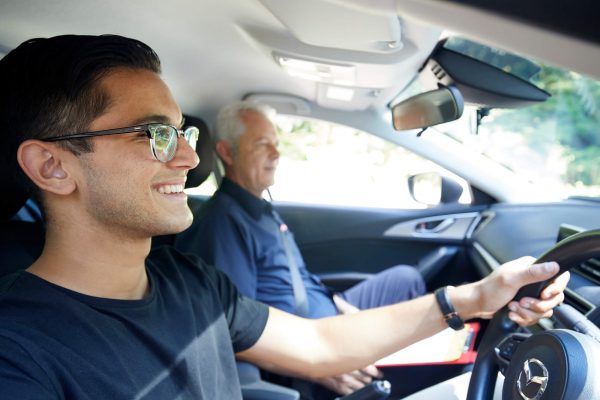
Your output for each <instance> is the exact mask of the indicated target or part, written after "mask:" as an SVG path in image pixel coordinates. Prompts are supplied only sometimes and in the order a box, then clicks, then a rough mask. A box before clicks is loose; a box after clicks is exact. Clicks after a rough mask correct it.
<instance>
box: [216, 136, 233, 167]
mask: <svg viewBox="0 0 600 400" xmlns="http://www.w3.org/2000/svg"><path fill="white" fill-rule="evenodd" d="M215 149H216V151H217V155H218V156H219V158H220V159H221V161H223V163H224V164H225V165H226V166H230V165H231V164H233V149H232V147H231V145H230V144H229V143H228V142H226V141H224V140H219V141H218V142H217V144H216V146H215Z"/></svg>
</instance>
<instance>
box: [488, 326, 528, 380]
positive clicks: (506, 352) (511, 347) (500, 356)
mask: <svg viewBox="0 0 600 400" xmlns="http://www.w3.org/2000/svg"><path fill="white" fill-rule="evenodd" d="M530 336H531V335H530V334H528V333H513V334H512V335H510V336H507V337H506V338H504V339H503V340H502V341H501V342H500V343H499V344H498V346H496V348H495V349H494V351H495V352H496V359H497V362H498V366H499V367H500V372H502V373H503V374H504V373H505V372H506V368H508V365H509V364H510V360H512V358H513V355H514V354H515V352H516V351H517V349H518V347H519V344H521V343H522V342H524V341H525V340H526V339H527V338H529V337H530Z"/></svg>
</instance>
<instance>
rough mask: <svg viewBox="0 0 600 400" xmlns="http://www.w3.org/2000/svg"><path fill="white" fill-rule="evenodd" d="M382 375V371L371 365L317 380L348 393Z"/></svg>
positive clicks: (331, 388)
mask: <svg viewBox="0 0 600 400" xmlns="http://www.w3.org/2000/svg"><path fill="white" fill-rule="evenodd" d="M382 377H383V374H382V373H381V371H379V370H378V369H377V368H375V366H374V365H369V366H368V367H365V368H363V369H359V370H356V371H352V372H348V373H346V374H341V375H336V376H331V377H327V378H321V379H317V380H316V382H317V383H319V384H321V385H323V386H325V387H326V388H327V389H329V390H332V391H334V392H336V393H339V394H341V395H347V394H350V393H353V392H355V391H357V390H358V389H362V388H363V387H365V386H366V385H368V384H369V383H371V382H372V381H373V379H380V378H382Z"/></svg>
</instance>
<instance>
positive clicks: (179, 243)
mask: <svg viewBox="0 0 600 400" xmlns="http://www.w3.org/2000/svg"><path fill="white" fill-rule="evenodd" d="M282 223H283V222H282V220H281V217H280V216H279V215H278V214H277V212H276V211H275V210H273V209H272V208H271V204H270V203H268V202H266V201H265V200H263V199H259V198H257V197H256V196H254V195H253V194H252V193H250V192H248V191H247V190H245V189H244V188H242V187H241V186H239V185H238V184H236V183H234V182H233V181H231V180H229V179H227V178H224V179H223V181H222V183H221V186H220V187H219V190H217V192H215V194H214V196H213V197H212V198H211V199H210V200H209V202H208V203H207V204H206V205H205V206H204V208H203V209H202V210H201V212H200V213H199V215H195V216H194V223H193V224H192V226H191V227H190V228H188V229H187V230H185V231H184V232H182V233H180V234H178V235H177V237H176V241H175V247H177V248H178V249H179V250H181V251H184V252H186V253H188V252H189V253H193V254H197V255H199V256H200V257H202V259H203V260H205V261H207V262H208V263H210V264H212V265H214V266H216V267H217V268H219V269H220V270H222V271H224V272H225V273H226V274H227V275H228V276H229V278H230V279H231V280H232V281H233V283H235V285H236V286H237V288H238V290H239V291H240V292H242V293H243V294H244V295H246V296H248V297H250V298H253V299H257V300H259V301H261V302H263V303H266V304H269V305H271V306H273V307H276V308H279V309H281V310H284V311H287V312H289V313H294V312H295V311H296V303H295V300H294V289H293V285H292V277H291V274H290V269H289V261H288V258H287V254H286V251H285V247H284V244H283V242H282V238H281V234H280V231H279V227H280V225H281V224H282ZM284 234H285V235H286V236H287V238H288V240H287V241H288V243H289V245H290V250H291V253H292V255H293V257H294V258H295V260H296V265H297V266H298V269H299V271H300V275H301V277H302V281H303V282H304V286H305V288H306V293H307V297H308V306H309V307H308V308H309V310H308V311H309V315H308V316H309V317H310V318H322V317H329V316H332V315H336V314H337V308H336V307H335V304H334V303H333V300H332V298H331V295H330V293H329V291H328V290H327V289H325V288H324V287H323V285H322V284H321V282H320V280H319V278H318V277H317V276H315V275H314V274H311V273H310V272H309V271H308V270H307V269H306V265H305V263H304V259H303V258H302V255H301V254H300V249H298V246H297V244H296V241H295V240H294V235H293V234H292V233H291V232H290V231H289V230H286V231H285V232H284Z"/></svg>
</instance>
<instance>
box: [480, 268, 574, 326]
mask: <svg viewBox="0 0 600 400" xmlns="http://www.w3.org/2000/svg"><path fill="white" fill-rule="evenodd" d="M534 261H535V259H534V258H533V257H522V258H519V259H517V260H514V261H511V262H508V263H506V264H503V265H501V266H500V267H499V268H498V269H496V270H495V271H494V272H493V273H492V274H490V275H489V276H488V277H486V278H485V279H483V280H481V281H479V282H478V283H476V285H477V286H476V292H477V297H476V298H478V299H479V301H477V302H476V304H478V305H479V313H478V315H477V316H479V317H481V318H488V319H489V318H491V317H492V316H493V315H494V313H495V312H496V311H497V310H499V309H500V308H502V307H503V306H504V305H506V304H508V308H509V310H510V312H509V313H508V317H509V318H510V319H511V320H513V321H514V322H516V323H518V324H519V325H521V326H527V325H532V324H535V323H536V322H538V321H539V320H540V319H541V318H548V317H550V316H552V309H553V308H554V307H555V306H557V305H559V304H560V303H562V301H563V300H564V298H565V296H564V290H565V288H566V287H567V283H568V282H569V277H570V276H569V273H568V272H565V273H564V274H561V275H560V276H558V277H556V278H555V279H554V280H553V281H552V282H551V283H550V284H549V285H548V286H547V287H546V288H544V289H543V290H542V292H541V293H540V297H539V298H538V299H535V298H531V297H524V298H522V299H521V300H519V301H511V300H512V299H513V298H514V297H515V295H516V294H517V292H518V291H519V289H520V288H521V287H523V286H526V285H528V284H531V283H536V282H542V281H544V280H547V279H550V278H551V277H552V276H554V275H555V274H556V273H557V272H558V270H559V267H558V264H557V263H555V262H547V263H542V264H534V265H532V263H533V262H534Z"/></svg>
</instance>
